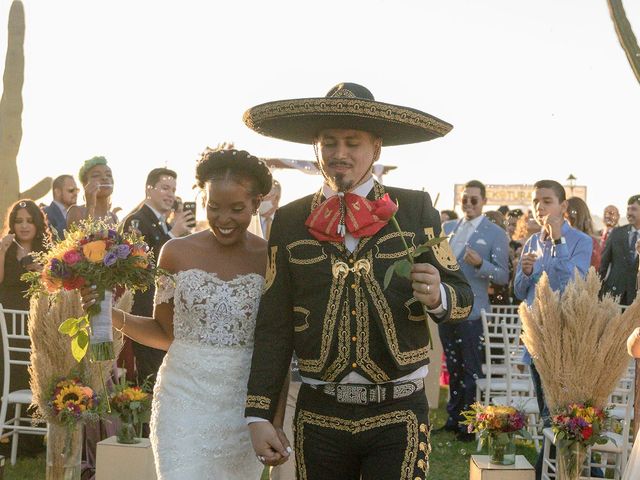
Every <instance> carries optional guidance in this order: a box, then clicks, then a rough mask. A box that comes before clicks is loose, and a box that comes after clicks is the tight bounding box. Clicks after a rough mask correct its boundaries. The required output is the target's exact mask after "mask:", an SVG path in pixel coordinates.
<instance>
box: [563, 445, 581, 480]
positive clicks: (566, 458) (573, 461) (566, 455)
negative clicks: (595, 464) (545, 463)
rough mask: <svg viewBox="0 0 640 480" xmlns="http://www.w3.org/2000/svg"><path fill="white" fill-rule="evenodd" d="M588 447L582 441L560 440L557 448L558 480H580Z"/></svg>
mask: <svg viewBox="0 0 640 480" xmlns="http://www.w3.org/2000/svg"><path fill="white" fill-rule="evenodd" d="M586 458H587V449H586V447H585V446H584V445H582V444H581V443H580V442H574V441H572V442H567V441H563V440H559V441H558V445H557V448H556V480H580V474H581V473H582V467H583V466H584V461H585V459H586Z"/></svg>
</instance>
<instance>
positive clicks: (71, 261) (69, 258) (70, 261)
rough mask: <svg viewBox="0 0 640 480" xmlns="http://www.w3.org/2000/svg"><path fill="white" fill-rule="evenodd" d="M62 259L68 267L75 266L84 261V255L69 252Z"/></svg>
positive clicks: (75, 251) (74, 251)
mask: <svg viewBox="0 0 640 480" xmlns="http://www.w3.org/2000/svg"><path fill="white" fill-rule="evenodd" d="M62 259H63V260H64V263H66V264H67V265H75V264H76V263H78V262H79V261H80V260H82V254H81V253H80V252H79V251H77V250H69V251H68V252H65V254H64V255H63V256H62Z"/></svg>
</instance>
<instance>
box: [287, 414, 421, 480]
mask: <svg viewBox="0 0 640 480" xmlns="http://www.w3.org/2000/svg"><path fill="white" fill-rule="evenodd" d="M295 423H296V428H295V443H296V454H298V455H299V458H301V459H303V458H304V427H305V425H315V426H318V427H322V428H328V429H330V430H340V431H343V432H348V433H351V434H352V435H356V434H359V433H362V432H366V431H368V430H373V429H375V428H380V427H386V426H387V425H394V424H398V423H400V424H406V426H407V448H406V449H405V451H404V459H403V461H402V466H401V468H400V477H399V478H400V480H413V472H414V470H415V467H416V464H417V459H418V451H419V448H418V445H419V440H420V439H419V426H418V417H417V416H416V414H415V413H413V412H412V411H411V410H400V411H395V412H389V413H384V414H382V415H376V416H375V417H369V418H363V419H362V420H347V419H344V418H337V417H329V416H326V415H319V414H317V413H313V412H309V411H307V410H299V411H298V414H297V417H296V421H295ZM296 464H297V465H298V477H299V479H300V480H306V479H307V470H306V468H305V465H304V462H302V461H301V462H296Z"/></svg>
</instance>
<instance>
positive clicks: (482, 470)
mask: <svg viewBox="0 0 640 480" xmlns="http://www.w3.org/2000/svg"><path fill="white" fill-rule="evenodd" d="M470 463H471V465H470V472H469V480H535V478H536V474H535V469H534V468H533V467H532V466H531V464H530V463H529V462H528V461H527V459H526V458H525V457H524V456H523V455H516V463H515V464H514V465H505V466H502V465H494V464H492V463H489V455H472V456H471V460H470Z"/></svg>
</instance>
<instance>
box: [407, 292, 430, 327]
mask: <svg viewBox="0 0 640 480" xmlns="http://www.w3.org/2000/svg"><path fill="white" fill-rule="evenodd" d="M416 302H417V303H418V305H421V304H420V300H418V299H417V298H416V297H411V298H410V299H409V300H407V301H406V302H404V306H405V308H406V309H407V318H408V319H409V320H411V321H412V322H424V321H425V320H426V319H427V316H426V315H425V314H424V313H422V314H420V315H414V314H413V313H411V305H413V304H414V303H416ZM420 310H421V311H422V312H424V310H423V309H422V306H420Z"/></svg>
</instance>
